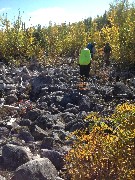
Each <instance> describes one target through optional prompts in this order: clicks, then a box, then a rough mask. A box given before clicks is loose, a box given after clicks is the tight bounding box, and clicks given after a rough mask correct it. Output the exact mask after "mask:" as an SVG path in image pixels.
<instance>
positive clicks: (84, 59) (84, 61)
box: [79, 48, 92, 81]
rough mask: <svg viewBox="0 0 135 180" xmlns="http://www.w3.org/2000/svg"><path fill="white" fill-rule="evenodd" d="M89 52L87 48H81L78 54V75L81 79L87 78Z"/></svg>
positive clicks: (89, 60) (89, 62) (89, 61)
mask: <svg viewBox="0 0 135 180" xmlns="http://www.w3.org/2000/svg"><path fill="white" fill-rule="evenodd" d="M91 59H92V58H91V53H90V50H89V49H88V48H84V49H82V50H81V53H80V55H79V66H80V77H81V80H82V81H87V80H88V78H89V72H90V64H91Z"/></svg>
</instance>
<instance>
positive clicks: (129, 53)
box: [0, 0, 135, 63]
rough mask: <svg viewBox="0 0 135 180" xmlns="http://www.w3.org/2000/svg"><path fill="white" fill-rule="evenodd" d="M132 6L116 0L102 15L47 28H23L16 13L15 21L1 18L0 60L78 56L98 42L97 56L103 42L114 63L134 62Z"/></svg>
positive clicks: (134, 30) (133, 6) (125, 0)
mask: <svg viewBox="0 0 135 180" xmlns="http://www.w3.org/2000/svg"><path fill="white" fill-rule="evenodd" d="M134 17H135V4H130V3H128V0H122V1H116V2H115V3H114V4H111V5H110V8H109V10H108V11H107V12H105V13H104V14H103V15H102V16H97V18H95V19H92V18H91V17H88V18H87V19H84V20H83V21H80V22H77V23H72V24H70V23H69V24H66V23H63V24H61V25H57V24H55V25H51V24H49V26H48V27H41V26H40V25H38V26H37V27H30V28H26V27H25V22H22V20H21V15H20V13H19V15H18V18H17V20H16V21H15V22H13V23H11V22H10V21H9V20H8V18H7V17H0V23H1V25H2V28H1V30H0V58H5V59H6V60H7V61H17V60H19V61H21V60H20V58H21V59H22V58H24V59H25V60H27V61H28V59H30V57H36V58H37V59H38V60H39V61H40V60H42V59H43V58H44V57H52V59H54V57H65V56H67V57H68V56H72V57H78V55H79V52H80V49H81V48H83V47H85V46H86V45H87V43H88V42H90V41H96V42H97V50H98V52H97V54H98V55H100V53H101V52H102V51H101V50H102V48H103V46H104V43H105V42H109V43H110V44H111V46H112V51H113V59H114V61H117V62H128V63H135V18H134Z"/></svg>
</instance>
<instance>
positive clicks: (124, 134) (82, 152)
mask: <svg viewBox="0 0 135 180" xmlns="http://www.w3.org/2000/svg"><path fill="white" fill-rule="evenodd" d="M91 117H92V118H93V116H91ZM95 117H96V116H95ZM89 118H90V116H89ZM102 118H103V117H102ZM86 119H87V118H86ZM93 119H94V120H95V118H93ZM108 119H110V121H112V122H113V123H115V126H114V127H112V128H111V131H112V133H105V132H106V130H107V129H109V130H110V127H109V126H108V125H107V124H105V123H102V122H101V123H100V125H99V123H95V125H94V126H93V128H92V130H91V131H90V132H89V133H88V129H87V130H84V131H75V132H74V133H72V134H71V137H73V136H74V137H75V140H74V145H73V146H72V148H71V150H70V151H69V152H68V154H67V156H66V157H65V162H66V168H67V171H68V173H69V174H70V175H71V179H72V180H79V179H80V180H94V179H97V180H108V179H109V180H114V179H120V180H127V179H128V180H133V179H134V175H135V174H134V173H135V105H134V104H128V103H125V104H122V105H118V106H117V107H116V109H115V112H114V114H113V115H111V116H110V117H109V118H108ZM95 122H96V121H95ZM98 122H99V121H98Z"/></svg>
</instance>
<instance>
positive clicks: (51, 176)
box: [11, 158, 58, 180]
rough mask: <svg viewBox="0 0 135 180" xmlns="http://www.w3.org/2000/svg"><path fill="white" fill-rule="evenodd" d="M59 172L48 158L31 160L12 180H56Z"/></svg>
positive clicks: (18, 169) (19, 169)
mask: <svg viewBox="0 0 135 180" xmlns="http://www.w3.org/2000/svg"><path fill="white" fill-rule="evenodd" d="M57 176H58V172H57V170H56V168H55V167H54V165H53V164H52V163H51V161H50V160H49V159H48V158H39V159H35V160H31V161H29V162H27V163H25V164H23V165H22V166H20V167H18V168H17V169H16V171H15V173H14V176H13V177H12V178H11V180H26V179H27V180H39V179H40V180H56V178H57Z"/></svg>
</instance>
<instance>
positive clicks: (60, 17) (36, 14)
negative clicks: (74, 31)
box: [25, 7, 88, 26]
mask: <svg viewBox="0 0 135 180" xmlns="http://www.w3.org/2000/svg"><path fill="white" fill-rule="evenodd" d="M29 17H31V19H30V21H29V22H28V18H29ZM87 17H88V14H85V13H84V12H82V13H80V12H79V13H77V12H75V11H74V12H72V11H70V10H68V11H67V10H66V9H64V8H60V7H52V8H41V9H37V10H36V11H33V12H30V13H29V14H28V15H27V19H26V17H25V22H26V24H29V25H30V24H32V25H34V26H35V25H37V24H41V25H43V26H44V25H48V24H49V21H52V23H56V24H60V23H62V22H65V21H66V22H67V23H68V22H71V23H72V22H77V21H79V20H82V19H83V18H87Z"/></svg>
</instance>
